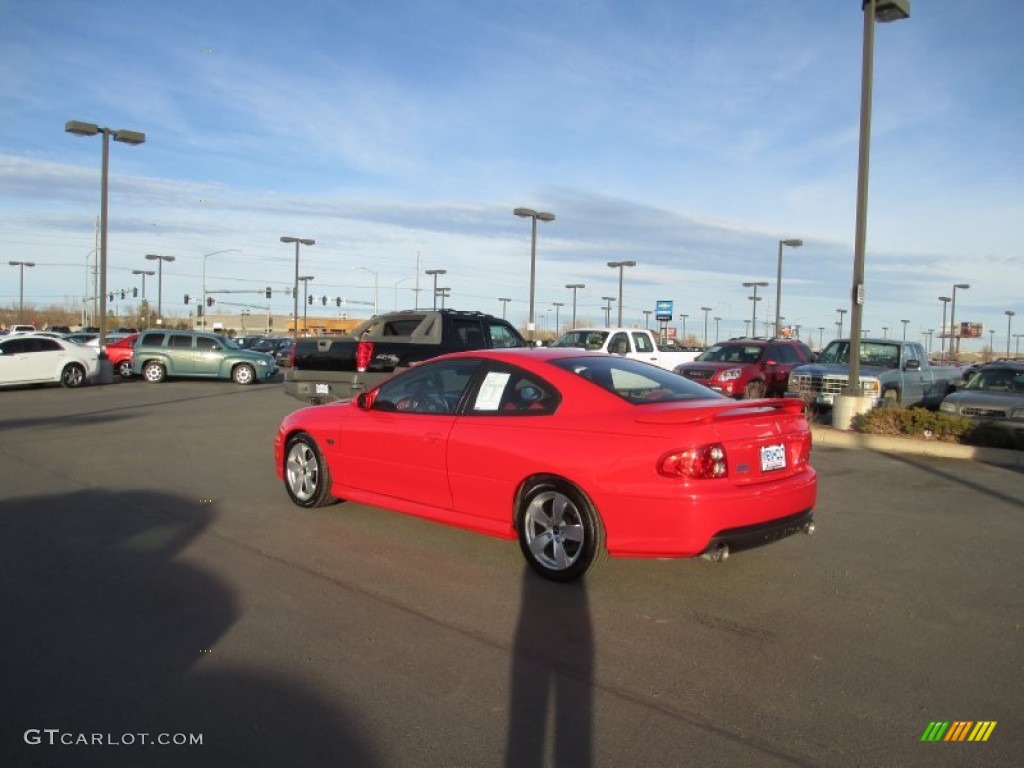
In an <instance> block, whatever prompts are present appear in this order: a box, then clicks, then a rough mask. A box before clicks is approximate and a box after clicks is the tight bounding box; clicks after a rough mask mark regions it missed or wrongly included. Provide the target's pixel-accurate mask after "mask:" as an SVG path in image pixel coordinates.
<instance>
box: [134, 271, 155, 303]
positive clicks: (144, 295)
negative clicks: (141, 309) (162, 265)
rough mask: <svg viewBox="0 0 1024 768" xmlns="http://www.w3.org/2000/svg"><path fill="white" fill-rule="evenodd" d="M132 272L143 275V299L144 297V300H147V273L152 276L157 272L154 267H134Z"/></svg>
mask: <svg viewBox="0 0 1024 768" xmlns="http://www.w3.org/2000/svg"><path fill="white" fill-rule="evenodd" d="M132 274H133V275H142V299H143V301H145V299H146V275H149V276H150V277H152V276H153V275H155V274H156V272H154V271H153V270H152V269H133V270H132Z"/></svg>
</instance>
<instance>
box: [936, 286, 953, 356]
mask: <svg viewBox="0 0 1024 768" xmlns="http://www.w3.org/2000/svg"><path fill="white" fill-rule="evenodd" d="M939 301H941V302H942V325H940V326H939V342H940V343H941V345H942V346H941V356H942V362H944V363H945V362H946V361H947V358H946V334H947V328H946V308H947V307H948V306H949V302H951V301H952V299H951V298H950V297H949V296H939ZM952 348H953V347H952V341H951V342H950V349H952Z"/></svg>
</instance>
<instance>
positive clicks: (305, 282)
mask: <svg viewBox="0 0 1024 768" xmlns="http://www.w3.org/2000/svg"><path fill="white" fill-rule="evenodd" d="M315 279H316V278H315V277H313V276H312V275H300V276H299V278H298V281H299V282H300V283H302V335H303V336H305V335H307V333H308V332H309V323H308V322H307V319H308V318H309V314H308V311H309V281H310V280H315ZM296 293H297V292H296ZM296 301H298V296H296ZM295 325H296V327H298V325H299V318H298V317H296V318H295Z"/></svg>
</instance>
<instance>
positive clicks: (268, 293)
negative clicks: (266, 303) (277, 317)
mask: <svg viewBox="0 0 1024 768" xmlns="http://www.w3.org/2000/svg"><path fill="white" fill-rule="evenodd" d="M267 298H268V299H269V298H270V286H269V285H268V286H267Z"/></svg>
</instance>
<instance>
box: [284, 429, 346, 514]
mask: <svg viewBox="0 0 1024 768" xmlns="http://www.w3.org/2000/svg"><path fill="white" fill-rule="evenodd" d="M284 487H285V490H287V491H288V496H290V497H291V500H292V502H294V503H295V504H297V505H298V506H300V507H323V506H326V505H328V504H331V503H333V502H334V501H335V498H334V496H332V495H331V470H330V469H329V468H328V466H327V462H326V461H324V458H323V456H322V455H321V453H320V449H319V448H317V445H316V441H314V440H313V438H312V437H310V436H309V435H307V434H305V433H300V434H298V435H295V436H294V437H293V438H292V439H291V440H289V441H288V444H287V446H286V447H285V451H284Z"/></svg>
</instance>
